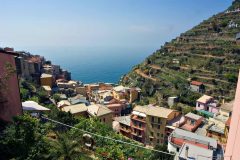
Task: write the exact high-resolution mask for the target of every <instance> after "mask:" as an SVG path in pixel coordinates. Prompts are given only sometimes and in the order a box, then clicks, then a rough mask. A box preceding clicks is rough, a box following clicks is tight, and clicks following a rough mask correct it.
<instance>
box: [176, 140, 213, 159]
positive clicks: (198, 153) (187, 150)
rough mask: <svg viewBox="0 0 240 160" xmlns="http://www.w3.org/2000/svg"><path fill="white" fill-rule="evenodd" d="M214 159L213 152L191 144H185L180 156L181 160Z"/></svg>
mask: <svg viewBox="0 0 240 160" xmlns="http://www.w3.org/2000/svg"><path fill="white" fill-rule="evenodd" d="M213 157H214V155H213V150H211V149H206V148H202V147H199V146H197V145H194V144H191V143H184V144H183V145H182V147H181V148H180V150H179V154H178V159H179V160H213Z"/></svg>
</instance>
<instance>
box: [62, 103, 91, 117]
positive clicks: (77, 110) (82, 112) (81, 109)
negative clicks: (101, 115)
mask: <svg viewBox="0 0 240 160" xmlns="http://www.w3.org/2000/svg"><path fill="white" fill-rule="evenodd" d="M62 111H64V112H70V113H71V114H73V115H74V116H83V117H87V115H88V114H87V106H86V105H85V104H84V103H82V104H76V105H70V106H65V107H63V108H62Z"/></svg>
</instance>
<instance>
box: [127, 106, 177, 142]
mask: <svg viewBox="0 0 240 160" xmlns="http://www.w3.org/2000/svg"><path fill="white" fill-rule="evenodd" d="M179 115H180V113H179V112H178V111H175V110H171V109H167V108H163V107H157V106H152V105H149V106H136V107H134V109H133V112H132V114H131V134H132V139H134V140H136V141H139V142H141V143H144V144H146V145H151V146H155V145H157V144H162V143H164V142H165V137H166V125H167V122H168V121H170V120H172V119H174V118H176V117H178V116H179Z"/></svg>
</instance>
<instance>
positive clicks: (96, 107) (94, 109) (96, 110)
mask: <svg viewBox="0 0 240 160" xmlns="http://www.w3.org/2000/svg"><path fill="white" fill-rule="evenodd" d="M88 113H89V114H91V115H92V116H97V117H99V116H102V115H106V114H111V113H112V111H111V110H110V109H108V108H107V107H105V106H104V105H100V104H92V105H90V106H88Z"/></svg>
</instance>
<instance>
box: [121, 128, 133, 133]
mask: <svg viewBox="0 0 240 160" xmlns="http://www.w3.org/2000/svg"><path fill="white" fill-rule="evenodd" d="M120 130H121V131H123V132H127V133H130V132H131V130H129V129H125V128H120Z"/></svg>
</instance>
